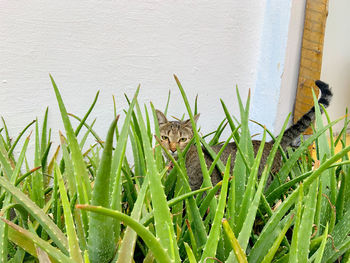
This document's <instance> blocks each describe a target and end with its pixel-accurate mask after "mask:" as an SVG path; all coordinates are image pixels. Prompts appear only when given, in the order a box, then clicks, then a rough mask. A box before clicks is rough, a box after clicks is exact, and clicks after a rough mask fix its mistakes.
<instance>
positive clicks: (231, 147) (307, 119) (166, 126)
mask: <svg viewBox="0 0 350 263" xmlns="http://www.w3.org/2000/svg"><path fill="white" fill-rule="evenodd" d="M315 84H316V85H317V86H318V87H319V89H320V90H321V97H320V99H319V100H318V103H319V104H322V105H323V106H324V107H328V105H329V102H330V100H331V98H332V92H331V90H330V89H329V86H328V84H326V83H324V82H322V81H319V80H318V81H316V82H315ZM198 117H199V115H196V116H195V121H197V120H198ZM157 118H158V123H159V130H160V135H161V141H162V144H163V145H164V146H165V148H167V149H168V151H169V152H170V153H171V154H172V155H173V156H174V157H176V156H177V153H176V149H177V147H179V148H180V149H181V150H183V149H184V148H185V146H186V145H187V144H188V143H189V142H190V140H191V138H192V137H193V131H192V126H191V123H190V121H189V120H186V121H183V122H179V121H168V120H167V118H166V117H165V116H164V114H163V113H162V112H160V111H158V110H157ZM314 119H315V108H314V107H312V108H311V109H310V111H309V112H308V113H306V114H305V115H304V116H303V117H301V118H300V120H299V121H298V122H297V123H295V124H294V125H292V126H291V127H289V128H288V129H287V130H285V132H284V134H283V137H282V141H281V144H280V145H281V146H282V148H283V149H284V150H285V149H286V148H287V147H288V146H290V145H291V144H292V142H293V141H294V140H295V139H296V138H297V137H299V136H300V134H301V133H302V132H304V131H305V130H306V129H307V128H308V127H309V126H310V125H311V123H312V121H313V120H314ZM252 143H253V149H254V152H255V154H256V153H257V151H258V149H259V147H260V144H261V142H260V141H257V140H253V141H252ZM273 144H274V142H273V141H270V142H266V143H265V147H264V151H263V154H262V159H261V162H260V167H259V175H261V173H262V169H263V168H264V166H265V164H266V161H267V158H268V155H269V153H270V151H271V149H272V146H273ZM221 147H222V145H215V146H213V147H212V148H213V150H214V151H215V152H219V150H220V149H221ZM203 152H204V158H205V161H206V164H207V166H208V167H210V165H211V163H212V158H211V157H210V155H209V154H207V153H206V152H205V151H203ZM236 153H237V146H236V144H235V143H234V142H231V143H229V144H228V145H227V147H226V148H225V149H224V152H223V153H222V154H221V157H220V159H221V161H222V162H223V163H224V164H225V163H226V162H227V159H228V157H229V155H231V158H232V162H231V171H232V169H233V165H234V160H235V158H236ZM281 165H282V158H281V154H280V152H279V151H277V153H276V156H275V159H274V163H273V165H272V167H271V172H272V173H273V174H274V173H276V172H278V170H279V169H280V167H281ZM186 169H187V175H188V178H189V183H190V186H191V189H192V190H196V189H199V188H200V187H201V185H202V182H203V175H202V170H201V167H200V162H199V158H198V153H197V148H196V146H195V145H192V146H191V147H190V149H189V150H188V152H187V155H186ZM221 179H222V176H221V175H220V174H219V172H218V170H216V169H215V170H214V171H213V173H212V175H211V181H212V184H213V185H215V184H217V183H218V182H220V181H221Z"/></svg>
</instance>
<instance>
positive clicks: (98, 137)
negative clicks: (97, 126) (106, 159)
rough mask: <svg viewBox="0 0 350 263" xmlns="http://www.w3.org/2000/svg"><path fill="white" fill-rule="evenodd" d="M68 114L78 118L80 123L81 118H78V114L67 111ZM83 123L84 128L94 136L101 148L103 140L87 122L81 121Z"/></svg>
mask: <svg viewBox="0 0 350 263" xmlns="http://www.w3.org/2000/svg"><path fill="white" fill-rule="evenodd" d="M68 115H69V116H71V117H73V118H74V119H76V120H78V121H79V123H82V119H81V118H79V117H78V116H76V115H74V114H72V113H68ZM83 125H84V126H85V128H86V129H87V130H88V131H89V132H90V133H91V134H92V136H94V138H95V139H96V141H97V142H98V144H99V145H101V147H102V148H103V147H104V146H103V141H102V139H101V138H100V136H98V134H97V133H96V132H95V131H94V130H93V129H92V127H91V125H89V124H87V123H86V122H84V123H83Z"/></svg>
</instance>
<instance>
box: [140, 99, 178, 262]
mask: <svg viewBox="0 0 350 263" xmlns="http://www.w3.org/2000/svg"><path fill="white" fill-rule="evenodd" d="M136 109H137V115H138V120H139V126H140V131H141V135H142V142H143V147H144V152H145V158H146V163H147V170H148V172H149V173H150V178H149V188H150V192H151V198H152V205H153V209H154V221H155V228H156V234H157V237H158V238H159V239H160V243H161V244H162V246H164V248H166V249H168V250H169V252H168V253H170V254H172V253H173V255H174V257H172V259H173V260H175V261H176V262H180V256H179V251H178V247H177V246H176V247H175V246H174V244H176V239H175V234H174V228H173V223H172V220H171V215H170V210H169V207H168V205H167V202H166V196H165V194H164V189H163V185H162V183H161V179H160V177H159V173H158V170H157V167H156V163H155V160H154V158H153V150H152V147H151V145H150V142H149V140H148V138H147V131H146V127H145V124H144V121H143V117H142V114H141V111H140V108H139V105H138V104H136ZM168 229H170V235H169V233H168ZM172 246H174V249H175V251H172V250H171V248H172Z"/></svg>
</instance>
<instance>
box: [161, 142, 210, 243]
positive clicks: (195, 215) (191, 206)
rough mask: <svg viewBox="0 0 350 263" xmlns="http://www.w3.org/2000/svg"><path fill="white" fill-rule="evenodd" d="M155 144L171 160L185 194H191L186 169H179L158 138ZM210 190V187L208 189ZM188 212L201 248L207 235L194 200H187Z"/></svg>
mask: <svg viewBox="0 0 350 263" xmlns="http://www.w3.org/2000/svg"><path fill="white" fill-rule="evenodd" d="M156 140H157V142H158V143H159V145H160V146H161V147H162V148H163V150H164V153H165V154H167V156H168V157H169V159H170V160H171V162H172V163H173V164H174V166H175V167H176V169H177V170H178V171H179V175H180V176H181V177H182V181H183V182H185V183H184V184H183V185H184V190H185V192H187V193H188V192H191V188H190V185H189V183H188V179H187V178H188V177H187V174H186V169H184V167H181V166H180V165H179V164H178V162H177V161H176V160H175V159H174V157H173V156H172V155H171V154H170V153H169V151H167V150H166V149H165V148H164V146H163V145H162V143H161V141H160V139H159V138H158V137H156ZM208 189H210V187H209V188H208ZM188 210H189V212H190V214H191V219H192V220H193V222H191V223H192V224H193V226H194V228H193V230H194V232H195V234H196V238H197V243H198V246H203V245H204V244H205V243H206V240H207V234H206V230H205V227H204V224H203V221H202V218H201V215H200V212H199V209H198V207H197V205H196V201H195V200H194V198H193V197H190V198H189V199H188Z"/></svg>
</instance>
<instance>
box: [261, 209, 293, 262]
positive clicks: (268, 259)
mask: <svg viewBox="0 0 350 263" xmlns="http://www.w3.org/2000/svg"><path fill="white" fill-rule="evenodd" d="M292 222H293V215H292V216H291V217H290V219H289V220H288V222H287V223H286V225H285V226H284V227H283V229H282V230H281V232H280V234H279V235H278V236H277V238H276V239H275V242H274V243H273V245H272V246H271V248H270V249H269V251H268V252H267V254H266V255H265V257H264V259H263V260H262V261H261V263H270V262H272V260H273V257H274V256H275V254H276V252H277V250H278V248H279V246H280V244H281V242H282V240H283V238H284V237H285V234H286V233H287V231H288V229H289V227H290V226H291V224H292Z"/></svg>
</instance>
